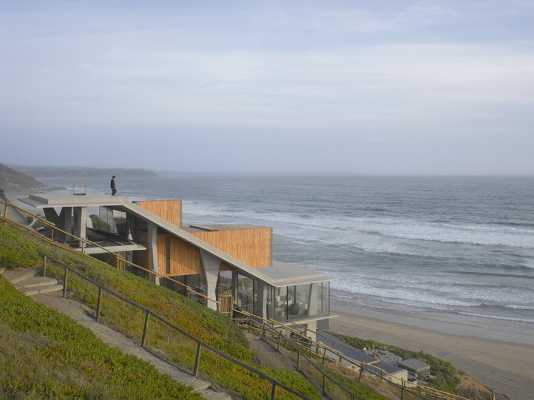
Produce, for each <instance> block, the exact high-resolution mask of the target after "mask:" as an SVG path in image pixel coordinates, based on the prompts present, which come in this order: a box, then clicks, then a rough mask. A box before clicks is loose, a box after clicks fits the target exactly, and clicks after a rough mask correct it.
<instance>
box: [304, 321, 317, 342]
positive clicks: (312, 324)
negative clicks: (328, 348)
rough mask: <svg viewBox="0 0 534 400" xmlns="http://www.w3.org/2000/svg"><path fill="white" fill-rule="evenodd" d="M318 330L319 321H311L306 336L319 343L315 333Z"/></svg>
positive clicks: (307, 325) (307, 326)
mask: <svg viewBox="0 0 534 400" xmlns="http://www.w3.org/2000/svg"><path fill="white" fill-rule="evenodd" d="M316 330H317V321H311V322H308V323H307V324H306V331H305V332H306V336H307V337H309V338H310V339H311V340H313V341H317V334H316V333H315V332H316Z"/></svg>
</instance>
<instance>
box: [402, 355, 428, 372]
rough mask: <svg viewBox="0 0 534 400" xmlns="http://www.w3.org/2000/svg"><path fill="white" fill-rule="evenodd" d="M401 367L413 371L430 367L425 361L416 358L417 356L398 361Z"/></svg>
mask: <svg viewBox="0 0 534 400" xmlns="http://www.w3.org/2000/svg"><path fill="white" fill-rule="evenodd" d="M399 365H400V366H401V367H404V368H406V369H409V370H413V371H425V370H428V369H430V365H428V364H427V363H426V362H424V361H421V360H418V359H417V358H408V359H406V360H402V361H400V362H399Z"/></svg>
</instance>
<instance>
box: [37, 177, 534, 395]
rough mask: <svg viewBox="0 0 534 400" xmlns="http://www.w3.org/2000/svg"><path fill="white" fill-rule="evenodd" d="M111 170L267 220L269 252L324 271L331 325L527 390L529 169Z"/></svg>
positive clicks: (215, 213)
mask: <svg viewBox="0 0 534 400" xmlns="http://www.w3.org/2000/svg"><path fill="white" fill-rule="evenodd" d="M38 178H39V179H41V180H42V181H43V182H44V183H45V184H47V185H48V186H52V187H57V186H64V187H72V186H73V185H74V184H77V183H80V182H83V183H84V184H85V185H86V186H87V187H88V188H90V189H91V190H96V191H101V192H106V191H107V190H108V185H109V179H108V177H107V176H95V177H91V176H84V177H80V178H76V177H72V176H70V175H66V176H57V177H50V176H43V177H41V176H38ZM117 179H118V189H119V194H121V195H126V196H128V197H130V198H132V199H139V198H176V197H178V198H181V199H183V211H184V222H185V223H195V224H202V223H221V224H226V223H241V224H255V225H260V226H270V227H272V228H273V229H274V231H273V258H274V259H276V260H278V261H282V262H290V263H291V262H293V263H297V264H300V265H301V266H303V267H305V268H309V269H311V270H314V271H319V272H324V273H327V274H328V275H329V276H330V277H331V278H332V289H333V292H334V293H335V294H334V301H335V304H334V311H335V312H336V313H338V314H339V315H340V317H339V318H338V319H337V320H334V322H333V323H332V326H333V327H334V329H335V330H337V331H338V332H340V333H345V334H348V335H354V336H361V337H364V338H370V339H375V340H379V341H384V342H386V343H391V344H394V345H398V346H400V347H405V348H407V349H411V350H424V351H426V352H429V353H432V354H434V355H436V356H438V357H442V358H444V359H446V360H449V361H451V362H452V363H453V364H454V365H456V366H457V367H458V368H460V369H463V370H465V371H466V372H467V373H469V374H471V375H473V376H474V377H475V378H478V379H479V380H480V381H481V382H482V383H484V384H486V385H488V386H490V387H492V388H494V389H495V390H496V391H497V392H500V393H505V394H508V395H509V396H510V397H511V398H512V399H514V400H516V399H519V400H521V399H534V372H533V371H534V350H533V349H534V334H533V333H532V332H534V205H533V202H532V199H533V198H534V179H532V178H530V177H507V178H503V177H402V178H401V177H365V176H353V177H343V176H340V177H310V176H308V177H246V176H235V177H224V176H181V175H170V174H167V175H156V176H151V177H147V176H124V175H121V174H118V178H117ZM531 392H533V393H531Z"/></svg>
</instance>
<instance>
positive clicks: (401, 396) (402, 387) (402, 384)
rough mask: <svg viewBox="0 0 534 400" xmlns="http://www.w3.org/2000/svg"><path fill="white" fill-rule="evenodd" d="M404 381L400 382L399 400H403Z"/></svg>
mask: <svg viewBox="0 0 534 400" xmlns="http://www.w3.org/2000/svg"><path fill="white" fill-rule="evenodd" d="M404 388H405V386H404V380H403V381H402V382H401V395H400V400H404Z"/></svg>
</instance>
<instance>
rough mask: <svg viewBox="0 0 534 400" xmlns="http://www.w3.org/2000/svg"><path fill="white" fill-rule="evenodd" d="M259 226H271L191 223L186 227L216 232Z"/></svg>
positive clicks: (259, 226) (197, 230)
mask: <svg viewBox="0 0 534 400" xmlns="http://www.w3.org/2000/svg"><path fill="white" fill-rule="evenodd" d="M259 228H269V229H271V228H270V227H269V226H264V225H250V224H194V225H189V226H188V227H186V228H185V229H186V230H188V231H190V232H199V231H207V232H216V231H237V230H241V229H259Z"/></svg>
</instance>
